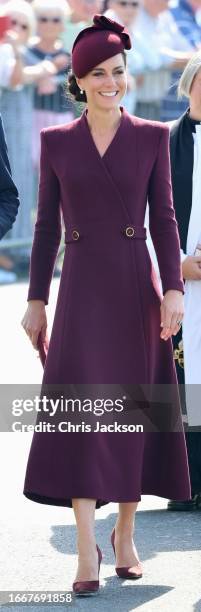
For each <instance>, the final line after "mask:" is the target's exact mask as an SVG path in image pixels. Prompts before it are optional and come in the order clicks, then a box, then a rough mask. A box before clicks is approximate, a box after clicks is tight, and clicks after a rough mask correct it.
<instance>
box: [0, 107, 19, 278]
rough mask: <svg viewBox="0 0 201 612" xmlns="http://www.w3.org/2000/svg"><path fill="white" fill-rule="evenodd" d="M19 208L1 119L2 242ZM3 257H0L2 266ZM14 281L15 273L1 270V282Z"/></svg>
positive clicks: (0, 197) (0, 226)
mask: <svg viewBox="0 0 201 612" xmlns="http://www.w3.org/2000/svg"><path fill="white" fill-rule="evenodd" d="M18 208H19V198H18V191H17V188H16V186H15V184H14V182H13V180H12V176H11V169H10V163H9V159H8V151H7V145H6V140H5V134H4V129H3V124H2V119H1V117H0V240H1V239H2V238H3V236H4V234H6V232H7V231H8V230H9V229H10V228H11V227H12V225H13V223H14V221H15V219H16V216H17V213H18ZM1 257H2V256H1V255H0V265H1V263H2V262H1ZM13 276H14V278H13ZM14 280H16V277H15V274H14V273H12V272H9V270H1V269H0V282H10V281H11V282H13V281H14Z"/></svg>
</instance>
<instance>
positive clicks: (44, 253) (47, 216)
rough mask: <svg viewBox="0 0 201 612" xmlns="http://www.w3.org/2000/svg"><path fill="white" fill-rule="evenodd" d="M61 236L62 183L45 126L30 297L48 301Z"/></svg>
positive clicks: (31, 264)
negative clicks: (49, 148)
mask: <svg viewBox="0 0 201 612" xmlns="http://www.w3.org/2000/svg"><path fill="white" fill-rule="evenodd" d="M60 240H61V207H60V185H59V180H58V178H57V176H56V174H55V173H54V170H53V168H52V166H51V163H50V160H49V154H48V147H47V143H46V133H45V130H42V131H41V155H40V179H39V189H38V205H37V217H36V223H35V228H34V238H33V245H32V251H31V259H30V276H29V289H28V298H27V301H29V300H43V301H44V302H45V304H48V301H49V291H50V284H51V280H52V276H53V271H54V266H55V262H56V257H57V253H58V249H59V245H60Z"/></svg>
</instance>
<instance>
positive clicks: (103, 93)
mask: <svg viewBox="0 0 201 612" xmlns="http://www.w3.org/2000/svg"><path fill="white" fill-rule="evenodd" d="M118 93H119V92H118V91H99V94H100V96H103V97H104V98H114V97H115V96H117V94H118Z"/></svg>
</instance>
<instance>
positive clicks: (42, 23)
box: [31, 0, 74, 185]
mask: <svg viewBox="0 0 201 612" xmlns="http://www.w3.org/2000/svg"><path fill="white" fill-rule="evenodd" d="M32 8H33V10H34V15H35V18H36V33H37V40H36V42H35V43H34V45H32V46H31V51H32V54H33V55H34V57H35V61H36V62H39V61H44V60H50V61H52V62H54V64H55V65H56V66H57V73H56V74H55V75H53V76H51V75H50V76H46V77H45V78H43V79H41V80H40V82H39V83H38V84H37V85H36V87H35V91H34V114H33V141H32V155H33V163H34V168H35V170H36V185H38V170H39V160H40V131H41V129H43V128H45V127H49V126H51V125H60V124H62V123H69V122H70V121H72V120H73V119H74V104H73V102H72V101H71V99H70V97H69V98H66V95H65V90H64V85H65V83H66V75H67V73H68V71H69V70H70V55H69V54H68V53H67V52H66V51H65V49H64V45H63V42H62V41H61V38H60V37H61V33H62V32H63V30H64V22H65V17H66V14H67V12H68V10H67V3H66V1H65V0H60V1H59V2H58V1H57V0H34V1H33V2H32Z"/></svg>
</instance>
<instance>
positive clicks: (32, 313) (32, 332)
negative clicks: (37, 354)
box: [21, 300, 47, 350]
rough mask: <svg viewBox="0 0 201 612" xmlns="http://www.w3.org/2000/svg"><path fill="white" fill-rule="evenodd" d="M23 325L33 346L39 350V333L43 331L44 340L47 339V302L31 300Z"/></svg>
mask: <svg viewBox="0 0 201 612" xmlns="http://www.w3.org/2000/svg"><path fill="white" fill-rule="evenodd" d="M21 325H22V327H23V328H24V330H25V332H26V334H27V335H28V336H29V338H30V340H31V342H32V344H33V347H34V348H35V349H36V350H37V349H38V347H37V344H38V336H39V333H40V332H41V336H42V340H45V337H46V330H47V316H46V310H45V302H43V301H42V300H29V302H28V307H27V310H26V312H25V314H24V317H23V319H22V321H21Z"/></svg>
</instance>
